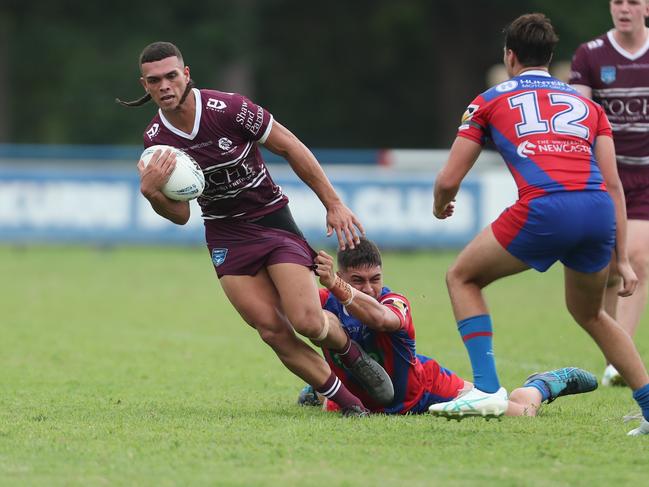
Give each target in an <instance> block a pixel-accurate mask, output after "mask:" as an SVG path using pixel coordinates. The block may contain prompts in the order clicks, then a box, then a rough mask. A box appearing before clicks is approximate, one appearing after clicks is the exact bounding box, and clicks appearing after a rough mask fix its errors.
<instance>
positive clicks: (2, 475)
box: [0, 247, 649, 487]
mask: <svg viewBox="0 0 649 487" xmlns="http://www.w3.org/2000/svg"><path fill="white" fill-rule="evenodd" d="M452 259H453V254H448V253H447V254H444V253H435V252H425V253H412V254H394V253H387V254H386V255H385V267H386V282H387V283H388V284H390V285H391V286H392V287H393V289H395V290H399V291H401V292H403V293H405V294H406V295H408V296H409V297H410V298H411V301H412V305H413V311H414V316H415V322H416V326H417V330H418V348H419V351H420V352H421V353H425V354H428V355H432V356H434V357H436V358H437V359H438V360H439V361H440V362H441V363H442V364H443V365H445V366H447V367H449V368H452V369H454V370H456V371H457V372H458V373H460V374H461V375H464V376H466V377H469V378H470V377H471V375H470V367H469V363H468V359H467V357H466V354H465V351H464V347H463V346H462V344H461V341H460V339H459V337H458V336H457V333H456V331H455V326H454V322H453V319H452V315H451V310H450V305H449V301H448V297H447V295H446V290H445V287H444V279H443V275H444V271H445V269H446V267H447V266H448V265H449V263H450V262H451V261H452ZM0 273H1V276H2V280H1V281H0V282H1V283H0V305H1V306H0V311H1V313H2V315H1V318H0V371H1V372H0V373H1V375H0V377H1V379H0V384H1V386H0V485H21V486H22V485H43V486H59V485H60V486H63V485H65V486H70V485H71V486H88V485H97V486H103V485H151V486H153V485H155V486H175V485H178V486H185V485H219V486H220V485H232V486H264V485H268V486H293V485H300V486H304V485H327V486H354V485H362V486H365V485H368V486H369V485H381V486H392V485H394V486H401V485H408V486H413V487H414V486H435V485H498V486H507V485H539V486H540V485H548V486H556V485H566V486H568V485H570V486H572V485H631V484H632V483H636V484H638V485H643V484H644V481H645V479H646V475H647V468H646V465H647V462H646V458H647V455H648V454H649V438H628V437H626V436H625V434H626V431H627V430H628V429H630V427H629V426H628V425H623V424H622V422H621V417H622V415H623V414H625V413H628V412H630V411H633V410H634V403H633V401H632V400H631V397H630V393H629V391H628V389H599V390H597V391H595V392H594V393H592V394H588V395H583V396H577V397H567V398H561V399H559V400H558V401H557V402H555V403H553V404H551V405H550V406H548V407H547V408H545V409H544V411H543V414H542V416H540V417H538V418H536V419H530V418H513V419H512V418H509V419H504V420H502V421H500V422H498V421H490V422H485V421H482V420H477V419H470V420H465V421H463V422H461V423H457V422H454V421H453V422H447V421H444V420H441V419H435V418H432V417H430V416H413V417H381V416H376V417H371V418H367V419H366V420H360V421H359V420H344V419H342V418H339V417H338V416H337V415H332V414H327V413H324V412H322V411H319V410H316V409H311V408H300V407H298V406H296V405H295V399H296V396H297V392H298V391H299V389H300V387H301V386H302V384H301V382H300V380H298V379H297V378H295V377H294V376H292V375H291V374H290V373H288V372H287V371H285V370H284V369H283V368H282V366H281V365H280V364H279V362H278V361H277V359H276V358H275V357H274V355H273V353H272V352H271V351H270V350H269V349H267V347H265V346H264V345H263V344H262V343H261V342H260V340H259V339H258V337H257V335H256V333H255V332H254V331H253V330H252V329H250V328H249V327H248V326H247V325H245V324H244V323H243V322H242V320H241V319H240V318H239V317H238V315H237V314H236V313H235V312H234V311H233V310H232V309H231V307H230V305H229V304H228V303H227V301H226V299H225V298H224V296H223V293H222V291H221V290H220V287H219V285H218V281H217V279H216V277H215V275H214V273H213V270H212V268H211V266H210V261H209V257H208V255H207V252H206V251H204V250H203V249H177V248H144V247H143V248H118V249H113V250H103V251H102V250H95V249H88V248H70V247H59V248H56V247H53V248H27V249H20V248H10V247H0ZM488 299H489V302H490V305H491V310H492V313H493V316H494V322H495V349H496V356H497V361H498V362H497V363H498V368H499V371H500V375H501V380H502V382H503V383H504V385H505V386H506V387H508V388H509V389H510V390H511V389H513V388H515V387H516V386H518V385H520V384H521V383H522V381H523V380H524V379H525V377H526V376H527V375H528V374H530V373H531V372H535V371H538V370H545V369H549V368H556V367H560V366H567V365H578V366H581V367H584V368H587V369H590V370H592V371H593V372H595V373H596V374H597V375H599V374H600V373H601V370H602V363H603V361H602V357H601V355H600V354H599V352H598V350H597V349H596V348H595V346H594V344H592V343H591V341H590V340H589V339H588V337H587V336H586V335H585V333H583V332H582V331H581V330H580V329H578V327H577V326H576V325H574V324H573V323H572V321H571V319H570V317H569V316H568V314H567V313H566V311H565V310H564V307H563V287H562V273H561V270H560V268H556V269H552V270H551V271H550V272H548V273H547V274H545V275H539V274H536V273H531V272H530V273H526V274H523V275H520V276H515V277H513V278H510V279H507V280H505V281H501V282H498V283H496V284H495V285H493V286H492V287H491V288H490V289H489V290H488ZM645 321H646V320H645ZM637 342H638V343H639V348H640V351H641V353H642V354H643V356H644V357H649V347H648V345H647V344H648V343H649V324H647V323H643V324H642V325H641V328H640V331H639V334H638V337H637Z"/></svg>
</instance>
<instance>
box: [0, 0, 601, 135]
mask: <svg viewBox="0 0 649 487" xmlns="http://www.w3.org/2000/svg"><path fill="white" fill-rule="evenodd" d="M567 4H569V5H567ZM532 11H540V12H543V13H545V14H546V15H548V16H549V17H550V18H551V19H552V20H553V23H554V25H555V28H556V30H557V31H558V33H559V36H560V37H561V42H560V45H559V49H558V52H557V56H556V59H557V61H561V60H563V61H569V60H570V57H571V55H572V52H573V51H574V49H575V48H576V47H577V45H578V44H579V43H581V42H584V41H586V40H589V39H591V38H593V37H595V36H596V35H599V34H601V33H603V32H604V31H605V30H607V29H608V28H610V17H609V13H608V4H607V2H592V1H586V0H579V1H577V0H575V1H571V2H565V1H559V0H490V1H486V0H472V1H471V0H466V1H454V0H436V1H430V0H400V1H394V0H372V1H370V0H353V1H333V0H332V1H329V2H317V3H316V2H305V1H299V0H232V1H225V0H194V1H193V2H190V3H186V2H164V1H161V2H146V3H139V2H132V1H126V0H113V1H112V2H82V1H66V0H60V1H57V2H51V1H49V0H30V1H15V0H1V1H0V142H2V143H60V144H140V143H141V133H142V130H143V129H144V126H145V125H146V123H147V122H148V120H149V119H150V118H151V116H152V114H153V111H154V108H153V106H151V105H149V106H145V107H143V108H140V109H126V108H122V107H120V106H118V105H116V104H115V103H114V98H115V97H116V96H119V97H121V98H125V99H133V98H136V97H139V96H140V95H141V93H142V89H141V87H140V85H139V82H138V78H139V70H138V65H137V59H138V55H139V53H140V51H141V49H142V48H143V47H144V46H145V45H146V44H148V43H150V42H153V41H156V40H168V41H171V42H174V43H175V44H177V45H178V46H179V47H180V49H181V50H182V51H183V54H184V56H185V62H186V64H188V65H189V66H190V68H191V73H192V77H193V78H194V80H195V81H196V83H197V85H198V86H199V87H206V88H208V87H209V88H216V89H221V90H224V91H238V92H241V93H244V94H246V95H248V96H250V97H251V98H253V99H254V100H255V101H256V102H257V103H259V104H261V105H263V106H265V107H266V108H268V109H269V110H270V111H271V112H272V113H273V114H274V115H275V117H276V118H277V119H278V120H279V121H281V122H282V123H284V124H285V125H287V126H288V127H289V128H291V129H292V130H293V131H294V132H296V133H297V134H298V135H299V136H300V137H301V138H302V139H303V140H304V141H305V142H306V143H307V144H308V145H310V146H312V147H347V148H363V147H393V148H410V147H413V148H416V147H422V148H423V147H440V148H445V147H447V146H448V144H449V143H450V141H451V140H452V138H453V135H454V133H455V129H456V126H457V124H458V120H459V117H460V116H461V114H462V112H463V111H464V108H465V106H466V105H467V104H468V103H469V102H470V101H471V99H472V98H473V97H474V96H475V95H477V94H478V93H479V92H481V91H482V90H484V89H486V87H487V81H486V73H487V71H488V69H489V68H490V67H491V66H493V65H494V64H497V63H499V62H500V61H501V58H502V41H503V39H502V34H501V31H502V28H503V27H504V26H505V25H506V24H507V23H508V22H509V21H511V20H512V19H513V18H515V17H516V16H518V15H520V14H521V13H525V12H532Z"/></svg>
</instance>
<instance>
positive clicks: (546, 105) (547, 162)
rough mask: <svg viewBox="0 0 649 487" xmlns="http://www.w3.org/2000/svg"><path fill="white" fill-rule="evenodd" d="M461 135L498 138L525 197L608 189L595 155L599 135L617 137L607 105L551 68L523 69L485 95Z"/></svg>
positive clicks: (470, 108) (474, 104)
mask: <svg viewBox="0 0 649 487" xmlns="http://www.w3.org/2000/svg"><path fill="white" fill-rule="evenodd" d="M457 135H458V136H459V137H466V138H468V139H470V140H473V141H475V142H477V143H479V144H485V143H486V141H487V140H488V139H490V140H491V141H493V143H494V144H495V146H496V149H497V150H498V152H499V153H500V154H501V156H502V157H503V159H504V160H505V163H506V164H507V167H508V168H509V170H510V172H511V174H512V176H513V177H514V180H515V181H516V185H517V186H518V196H519V199H520V200H523V201H526V200H530V199H533V198H536V197H538V196H542V195H544V194H547V193H552V192H558V191H583V190H606V187H605V185H604V179H603V177H602V175H601V173H600V171H599V168H598V166H597V163H596V161H595V155H594V144H595V140H596V138H597V137H598V136H600V135H607V136H612V132H611V125H610V123H609V121H608V119H607V118H606V115H605V114H604V111H603V109H602V108H601V106H599V105H598V104H597V103H595V102H593V101H592V100H590V99H588V98H586V97H584V96H582V95H581V94H580V93H579V92H577V91H576V90H575V89H573V88H572V87H570V86H569V85H567V84H566V83H564V82H562V81H560V80H558V79H556V78H552V77H551V76H550V75H549V74H548V73H547V72H546V71H543V70H530V71H526V72H523V73H522V74H521V75H519V76H516V77H514V78H512V79H510V80H508V81H505V82H503V83H500V84H499V85H497V86H495V87H493V88H491V89H489V90H487V91H485V92H484V93H482V94H481V95H479V96H478V97H477V98H476V99H475V100H473V101H472V102H471V104H470V105H469V106H468V108H467V110H466V112H465V113H464V115H463V117H462V124H461V125H460V127H459V129H458V134H457Z"/></svg>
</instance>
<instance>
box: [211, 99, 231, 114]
mask: <svg viewBox="0 0 649 487" xmlns="http://www.w3.org/2000/svg"><path fill="white" fill-rule="evenodd" d="M226 107H227V105H226V104H225V102H224V101H223V100H217V99H216V98H208V100H207V108H209V109H210V110H217V111H223V110H225V108H226Z"/></svg>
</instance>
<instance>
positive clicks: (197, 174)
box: [140, 145, 205, 201]
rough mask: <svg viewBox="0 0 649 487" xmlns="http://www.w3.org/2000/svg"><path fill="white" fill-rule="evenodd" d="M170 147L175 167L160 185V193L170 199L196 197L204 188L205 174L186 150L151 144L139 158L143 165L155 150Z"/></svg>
mask: <svg viewBox="0 0 649 487" xmlns="http://www.w3.org/2000/svg"><path fill="white" fill-rule="evenodd" d="M167 149H170V150H172V151H173V152H175V154H176V167H175V169H174V170H173V172H172V173H171V176H169V180H168V181H167V183H166V184H165V185H164V186H163V187H162V193H163V194H164V195H165V196H166V197H167V198H170V199H172V200H177V201H189V200H193V199H194V198H198V197H199V196H200V195H201V194H203V189H205V176H204V175H203V171H201V168H200V166H199V165H198V164H197V163H196V161H195V160H194V159H193V158H192V157H191V156H190V155H189V154H187V153H186V152H184V151H182V150H180V149H176V148H175V147H172V146H170V145H152V146H151V147H149V148H147V149H145V150H144V152H142V155H141V156H140V159H141V160H142V162H143V163H144V165H145V166H147V165H148V164H149V161H150V160H151V156H153V153H154V152H155V151H157V150H160V151H161V152H164V151H165V150H167Z"/></svg>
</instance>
